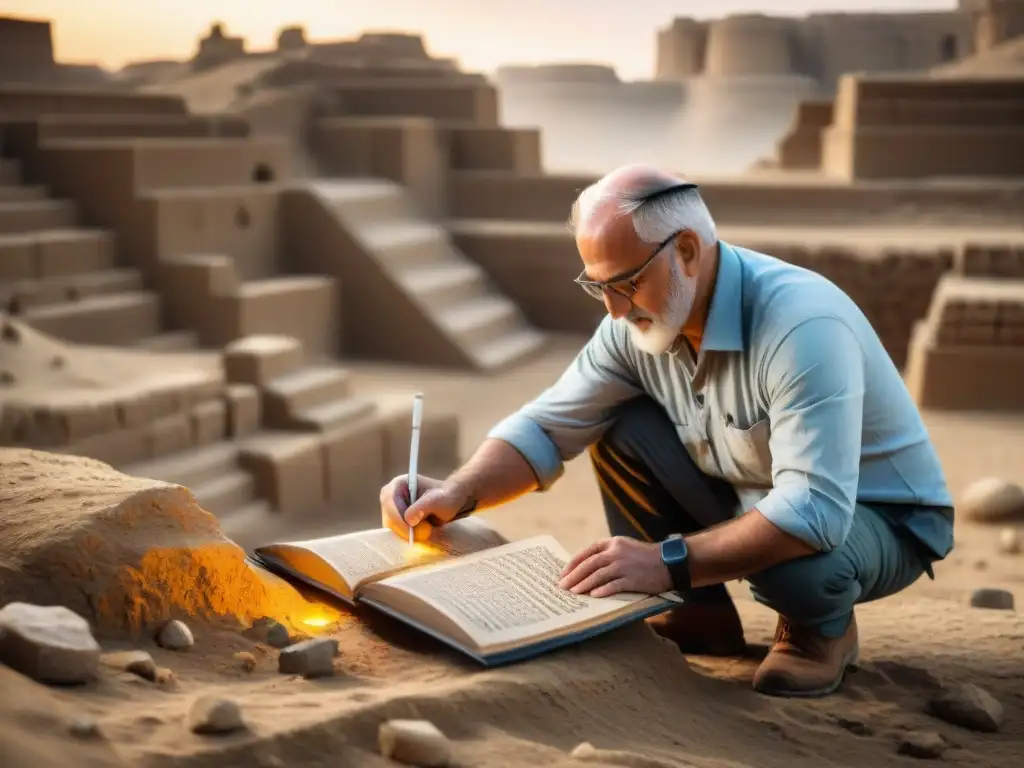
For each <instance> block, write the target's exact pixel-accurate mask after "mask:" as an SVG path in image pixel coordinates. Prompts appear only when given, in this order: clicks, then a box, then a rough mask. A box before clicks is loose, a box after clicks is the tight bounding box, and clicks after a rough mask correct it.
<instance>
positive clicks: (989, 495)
mask: <svg viewBox="0 0 1024 768" xmlns="http://www.w3.org/2000/svg"><path fill="white" fill-rule="evenodd" d="M956 511H957V514H958V515H960V516H961V517H963V519H965V520H974V521H976V522H979V523H1000V522H1009V521H1011V520H1024V488H1021V487H1020V486H1019V485H1017V484H1016V483H1011V482H1010V481H1009V480H1003V479H1001V478H998V477H986V478H984V479H982V480H978V481H977V482H975V483H972V484H971V485H970V486H968V488H967V490H965V491H964V493H963V496H961V497H960V503H959V504H958V505H957V507H956Z"/></svg>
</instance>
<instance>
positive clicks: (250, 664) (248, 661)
mask: <svg viewBox="0 0 1024 768" xmlns="http://www.w3.org/2000/svg"><path fill="white" fill-rule="evenodd" d="M235 661H237V662H238V663H239V664H240V665H241V667H242V669H244V670H245V671H246V672H252V671H253V670H254V669H256V657H255V656H253V655H252V654H251V653H249V652H248V651H239V652H238V653H236V654H235Z"/></svg>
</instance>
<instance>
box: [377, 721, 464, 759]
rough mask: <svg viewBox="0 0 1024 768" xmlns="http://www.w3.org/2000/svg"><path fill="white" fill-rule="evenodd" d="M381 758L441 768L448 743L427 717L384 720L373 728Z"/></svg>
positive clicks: (449, 749)
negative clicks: (422, 718) (423, 718)
mask: <svg viewBox="0 0 1024 768" xmlns="http://www.w3.org/2000/svg"><path fill="white" fill-rule="evenodd" d="M377 742H378V744H379V746H380V753H381V755H383V756H384V757H386V758H388V759H391V760H397V761H398V762H400V763H407V764H409V765H416V766H420V768H442V766H446V765H448V761H449V760H450V759H451V744H450V743H449V741H448V738H447V737H446V736H445V735H444V734H443V733H441V731H440V730H439V729H438V727H437V726H436V725H434V724H433V723H431V722H430V721H429V720H388V721H387V722H384V723H381V725H380V728H378V729H377Z"/></svg>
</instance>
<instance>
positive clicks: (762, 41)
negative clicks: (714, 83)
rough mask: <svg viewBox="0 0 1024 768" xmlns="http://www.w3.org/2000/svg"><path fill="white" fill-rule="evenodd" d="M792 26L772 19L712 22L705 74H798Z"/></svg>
mask: <svg viewBox="0 0 1024 768" xmlns="http://www.w3.org/2000/svg"><path fill="white" fill-rule="evenodd" d="M791 32H792V26H791V23H790V22H789V21H788V20H786V19H780V18H773V17H771V16H761V15H750V16H729V17H727V18H724V19H719V20H717V21H713V22H711V24H710V25H709V28H708V38H707V51H706V53H705V56H704V68H703V72H702V74H705V75H710V76H712V77H736V76H743V75H792V74H799V72H798V71H797V70H796V68H795V67H794V62H793V55H792V53H793V46H792V39H791Z"/></svg>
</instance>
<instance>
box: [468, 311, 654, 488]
mask: <svg viewBox="0 0 1024 768" xmlns="http://www.w3.org/2000/svg"><path fill="white" fill-rule="evenodd" d="M625 330H626V329H625V328H624V327H623V326H622V325H621V323H617V322H616V321H615V320H613V319H612V318H611V317H610V316H609V317H605V318H604V320H602V321H601V324H600V325H599V326H598V328H597V330H596V331H595V332H594V335H593V336H592V337H591V338H590V339H589V340H588V341H587V343H586V345H585V346H584V347H583V349H582V350H580V352H579V354H577V355H576V357H575V359H574V360H573V361H572V363H571V364H570V365H569V367H568V368H567V369H566V370H565V372H564V373H563V374H562V375H561V376H560V377H559V379H558V380H557V381H556V382H555V383H554V384H553V385H552V386H551V387H549V388H548V389H546V390H544V391H543V392H542V393H541V394H540V395H538V396H537V397H536V398H535V399H534V400H533V401H531V402H529V403H527V404H526V405H524V406H523V407H522V408H520V409H519V410H518V411H516V412H515V413H513V414H512V415H511V416H508V417H507V418H505V419H504V420H503V421H501V422H499V423H498V424H496V425H495V426H494V427H493V428H492V429H491V431H490V432H489V433H488V435H487V436H488V437H490V438H496V439H498V440H503V441H505V442H506V443H508V444H509V445H511V446H512V447H513V448H515V449H516V450H517V451H518V452H519V453H520V454H521V455H522V456H523V458H525V459H526V461H527V462H529V464H530V466H531V467H532V468H533V472H534V474H535V475H536V476H537V484H538V486H539V488H538V490H542V491H544V490H547V489H548V488H550V487H551V485H552V484H553V483H554V482H555V481H556V480H557V479H558V478H559V477H561V476H562V473H563V472H564V471H565V462H566V461H569V460H570V459H573V458H575V457H576V456H578V455H579V454H580V453H582V452H583V451H584V450H586V448H587V447H588V446H589V445H591V444H593V443H594V442H596V441H597V440H598V439H599V438H600V437H601V435H602V433H603V432H604V431H605V430H606V429H607V428H608V427H609V426H610V424H611V422H612V420H613V418H614V411H615V408H616V406H618V405H620V404H622V403H623V402H625V401H627V400H630V399H632V398H633V397H636V396H637V395H639V394H640V393H641V388H640V384H639V381H638V379H637V376H636V372H635V366H633V365H631V364H630V362H629V358H628V354H629V351H628V350H627V349H626V345H627V340H626V339H625V336H624V331H625Z"/></svg>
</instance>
